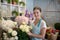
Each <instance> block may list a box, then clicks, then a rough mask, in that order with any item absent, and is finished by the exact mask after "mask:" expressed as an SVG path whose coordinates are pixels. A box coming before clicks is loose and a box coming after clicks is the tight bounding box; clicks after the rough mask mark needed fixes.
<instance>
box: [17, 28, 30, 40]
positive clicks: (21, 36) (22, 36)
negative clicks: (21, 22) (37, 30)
mask: <svg viewBox="0 0 60 40" xmlns="http://www.w3.org/2000/svg"><path fill="white" fill-rule="evenodd" d="M17 33H18V35H17V36H18V40H29V36H28V35H27V33H26V32H22V31H21V30H20V29H17Z"/></svg>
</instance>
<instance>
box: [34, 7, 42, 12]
mask: <svg viewBox="0 0 60 40" xmlns="http://www.w3.org/2000/svg"><path fill="white" fill-rule="evenodd" d="M35 9H38V10H39V11H40V12H41V11H42V10H41V8H40V7H34V8H33V11H34V10H35Z"/></svg>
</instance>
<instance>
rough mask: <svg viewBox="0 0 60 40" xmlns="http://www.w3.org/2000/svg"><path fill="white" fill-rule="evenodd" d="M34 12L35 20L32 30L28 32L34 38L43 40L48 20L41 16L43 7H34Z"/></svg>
mask: <svg viewBox="0 0 60 40" xmlns="http://www.w3.org/2000/svg"><path fill="white" fill-rule="evenodd" d="M33 14H34V17H35V21H34V22H33V23H31V25H32V27H33V28H32V32H28V35H29V36H31V37H32V38H31V39H32V40H43V39H44V37H45V33H46V22H45V21H44V20H43V19H42V18H41V8H40V7H34V9H33Z"/></svg>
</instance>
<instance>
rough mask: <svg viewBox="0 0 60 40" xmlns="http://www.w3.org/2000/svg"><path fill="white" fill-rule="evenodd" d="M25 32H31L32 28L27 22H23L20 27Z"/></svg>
mask: <svg viewBox="0 0 60 40" xmlns="http://www.w3.org/2000/svg"><path fill="white" fill-rule="evenodd" d="M19 28H20V29H21V30H22V31H23V32H29V31H30V30H31V29H32V27H31V26H28V25H27V24H26V23H25V22H22V24H21V25H20V27H19Z"/></svg>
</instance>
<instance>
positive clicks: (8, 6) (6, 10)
mask: <svg viewBox="0 0 60 40" xmlns="http://www.w3.org/2000/svg"><path fill="white" fill-rule="evenodd" d="M3 1H5V2H1V1H0V4H1V6H0V7H1V10H2V11H1V14H2V17H12V16H13V15H12V11H17V12H18V14H19V15H20V13H25V10H26V5H25V6H22V5H20V4H19V2H20V1H23V2H24V3H25V4H26V0H19V2H18V4H12V2H10V3H7V1H6V0H3ZM23 15H24V14H23Z"/></svg>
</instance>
